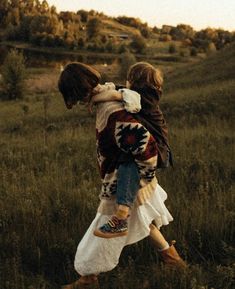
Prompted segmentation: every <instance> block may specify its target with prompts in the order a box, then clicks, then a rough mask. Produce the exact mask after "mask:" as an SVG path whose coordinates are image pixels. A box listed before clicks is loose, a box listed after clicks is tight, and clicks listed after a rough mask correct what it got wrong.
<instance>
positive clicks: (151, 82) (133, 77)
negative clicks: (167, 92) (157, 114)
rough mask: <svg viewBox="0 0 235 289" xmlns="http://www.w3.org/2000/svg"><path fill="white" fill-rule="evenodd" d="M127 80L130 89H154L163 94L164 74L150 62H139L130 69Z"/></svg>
mask: <svg viewBox="0 0 235 289" xmlns="http://www.w3.org/2000/svg"><path fill="white" fill-rule="evenodd" d="M127 80H128V81H129V83H130V89H133V90H136V89H137V90H138V89H142V88H146V87H149V88H152V89H155V90H156V91H157V92H158V93H160V94H161V93H162V85H163V75H162V72H161V71H160V70H159V69H157V68H155V67H154V66H153V65H151V64H150V63H148V62H137V63H135V64H134V65H132V66H131V67H130V68H129V71H128V73H127Z"/></svg>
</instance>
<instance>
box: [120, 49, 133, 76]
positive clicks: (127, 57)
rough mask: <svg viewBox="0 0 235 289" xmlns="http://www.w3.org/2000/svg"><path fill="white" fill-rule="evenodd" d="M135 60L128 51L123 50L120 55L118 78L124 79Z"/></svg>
mask: <svg viewBox="0 0 235 289" xmlns="http://www.w3.org/2000/svg"><path fill="white" fill-rule="evenodd" d="M135 62H136V58H135V56H134V55H133V54H131V53H130V52H125V53H123V54H122V55H121V67H120V78H121V79H126V76H127V71H128V69H129V67H130V66H131V65H132V64H134V63H135Z"/></svg>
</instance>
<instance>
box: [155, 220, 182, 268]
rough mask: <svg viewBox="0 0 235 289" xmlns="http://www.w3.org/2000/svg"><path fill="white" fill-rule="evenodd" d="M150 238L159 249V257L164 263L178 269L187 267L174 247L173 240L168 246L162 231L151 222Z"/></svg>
mask: <svg viewBox="0 0 235 289" xmlns="http://www.w3.org/2000/svg"><path fill="white" fill-rule="evenodd" d="M150 238H151V240H152V243H153V244H154V246H155V247H156V248H157V250H158V251H159V254H160V256H161V258H162V260H163V262H164V263H165V264H166V265H169V266H172V267H175V268H178V269H185V268H186V267H187V265H186V263H185V262H184V260H183V259H182V258H181V257H180V256H179V254H178V252H177V251H176V249H175V246H174V244H175V241H172V242H171V244H170V246H169V244H168V243H167V241H166V240H165V238H164V237H163V235H162V233H161V232H160V231H159V230H158V228H157V227H156V226H154V225H153V224H151V225H150Z"/></svg>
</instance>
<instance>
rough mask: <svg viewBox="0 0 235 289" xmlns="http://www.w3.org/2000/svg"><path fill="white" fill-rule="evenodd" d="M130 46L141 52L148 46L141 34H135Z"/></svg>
mask: <svg viewBox="0 0 235 289" xmlns="http://www.w3.org/2000/svg"><path fill="white" fill-rule="evenodd" d="M130 46H131V47H132V48H133V49H134V50H135V52H139V53H141V52H143V50H144V49H145V48H146V41H145V39H144V38H143V37H142V36H141V35H135V36H134V37H133V40H132V42H131V43H130Z"/></svg>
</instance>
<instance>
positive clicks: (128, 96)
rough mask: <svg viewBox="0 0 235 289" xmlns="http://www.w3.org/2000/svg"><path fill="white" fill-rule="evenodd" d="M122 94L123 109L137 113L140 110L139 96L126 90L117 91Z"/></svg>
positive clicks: (132, 91)
mask: <svg viewBox="0 0 235 289" xmlns="http://www.w3.org/2000/svg"><path fill="white" fill-rule="evenodd" d="M118 91H119V92H121V94H122V99H123V103H124V108H125V110H126V111H128V112H130V113H137V112H139V111H140V110H141V102H140V101H141V98H140V94H139V93H138V92H136V91H134V90H130V89H128V88H121V89H119V90H118Z"/></svg>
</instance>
